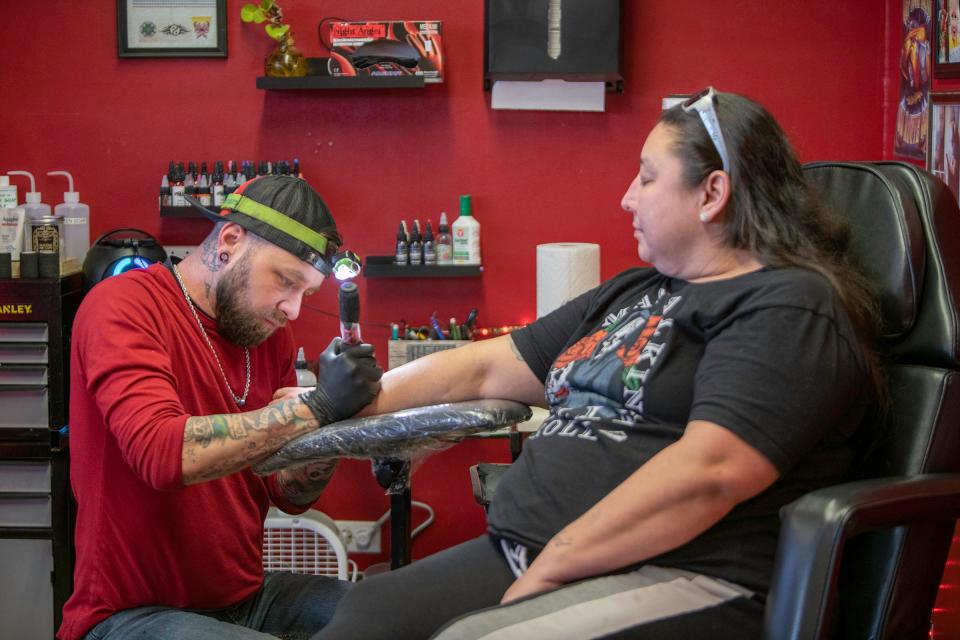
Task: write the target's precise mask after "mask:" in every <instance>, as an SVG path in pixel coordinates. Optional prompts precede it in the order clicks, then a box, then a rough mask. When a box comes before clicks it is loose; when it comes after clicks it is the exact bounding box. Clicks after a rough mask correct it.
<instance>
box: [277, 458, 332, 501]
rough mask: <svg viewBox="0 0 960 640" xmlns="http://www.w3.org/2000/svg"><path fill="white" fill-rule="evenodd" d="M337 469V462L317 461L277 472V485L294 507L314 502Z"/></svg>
mask: <svg viewBox="0 0 960 640" xmlns="http://www.w3.org/2000/svg"><path fill="white" fill-rule="evenodd" d="M336 468H337V460H336V459H335V458H334V459H330V460H317V461H316V462H308V463H307V464H305V465H301V466H298V467H292V468H289V469H283V470H282V471H278V472H277V484H278V485H279V486H280V490H281V491H282V492H283V496H284V497H285V498H286V499H287V500H289V501H290V502H292V503H293V504H296V505H300V506H303V505H308V504H313V503H314V502H316V500H317V498H319V497H320V494H321V493H323V490H324V489H325V488H326V486H327V483H328V482H329V481H330V477H331V476H333V472H334V470H335V469H336Z"/></svg>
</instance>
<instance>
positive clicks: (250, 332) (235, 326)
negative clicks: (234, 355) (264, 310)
mask: <svg viewBox="0 0 960 640" xmlns="http://www.w3.org/2000/svg"><path fill="white" fill-rule="evenodd" d="M249 289H250V254H249V253H245V254H244V255H243V256H242V257H241V258H240V259H239V261H237V263H236V264H235V265H234V266H233V268H232V269H231V270H230V271H229V272H227V273H226V274H224V276H223V277H222V278H221V279H220V281H219V282H218V283H217V303H216V305H215V311H216V314H217V330H218V331H219V332H220V335H221V336H223V337H224V338H225V339H226V340H227V341H229V342H232V343H233V344H235V345H239V346H241V347H255V346H257V345H258V344H260V343H262V342H263V341H264V340H266V339H267V338H269V337H270V334H272V333H273V331H274V330H273V329H271V328H269V327H267V326H265V325H264V324H263V322H262V320H263V318H264V316H262V315H257V314H254V313H251V312H249V311H247V306H248V305H247V303H246V301H245V299H244V298H245V294H246V293H247V292H248V291H249ZM269 319H270V320H271V321H272V322H273V323H274V324H276V325H278V326H282V325H283V324H284V323H285V321H286V318H283V317H277V316H275V315H274V316H272V317H270V318H269Z"/></svg>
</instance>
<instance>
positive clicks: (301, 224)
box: [184, 175, 343, 276]
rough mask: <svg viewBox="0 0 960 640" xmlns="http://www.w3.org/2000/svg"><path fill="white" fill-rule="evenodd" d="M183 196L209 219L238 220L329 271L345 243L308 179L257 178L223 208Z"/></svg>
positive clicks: (239, 190) (278, 244) (242, 225)
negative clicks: (210, 207) (332, 259)
mask: <svg viewBox="0 0 960 640" xmlns="http://www.w3.org/2000/svg"><path fill="white" fill-rule="evenodd" d="M184 197H185V198H186V199H187V201H188V202H189V203H190V204H191V205H193V206H194V207H195V208H197V209H198V210H199V211H200V212H201V213H203V214H204V215H205V216H206V217H207V218H209V219H210V220H213V221H214V222H234V223H236V224H239V225H240V226H241V227H243V228H244V229H247V230H248V231H252V232H253V233H255V234H257V235H258V236H260V237H261V238H263V239H264V240H266V241H268V242H271V243H273V244H275V245H277V246H278V247H280V248H281V249H284V250H286V251H289V252H290V253H292V254H293V255H295V256H297V257H298V258H300V259H301V260H303V261H305V262H307V263H309V264H310V265H311V266H313V267H314V268H315V269H317V270H319V271H320V272H321V273H322V274H323V275H325V276H326V275H330V272H331V269H332V264H331V258H332V257H333V256H334V254H336V253H337V250H338V249H339V248H340V245H341V244H342V243H343V242H342V240H341V238H340V234H339V233H338V232H337V224H336V222H334V220H333V216H332V215H331V214H330V209H329V208H328V207H327V204H326V203H325V202H324V201H323V198H321V197H320V194H318V193H317V192H316V191H314V189H313V187H311V186H310V185H309V184H307V182H306V181H305V180H301V179H300V178H296V177H294V176H272V175H271V176H258V177H256V178H254V179H252V180H248V181H247V182H244V183H243V184H242V185H240V186H239V187H237V189H236V191H234V192H233V193H231V194H230V195H228V196H227V197H226V198H225V199H224V202H223V205H222V207H221V209H220V211H219V212H217V211H214V210H212V209H208V208H207V207H205V206H204V205H202V204H200V201H199V200H197V199H196V198H194V197H192V196H184Z"/></svg>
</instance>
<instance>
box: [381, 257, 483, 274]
mask: <svg viewBox="0 0 960 640" xmlns="http://www.w3.org/2000/svg"><path fill="white" fill-rule="evenodd" d="M481 273H483V266H482V265H478V264H439V265H433V264H430V265H426V264H414V265H410V264H405V265H397V264H394V263H393V256H367V257H366V260H365V264H364V265H363V275H364V276H366V277H367V278H475V277H477V276H479V275H480V274H481Z"/></svg>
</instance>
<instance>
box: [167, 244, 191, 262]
mask: <svg viewBox="0 0 960 640" xmlns="http://www.w3.org/2000/svg"><path fill="white" fill-rule="evenodd" d="M163 250H164V251H166V252H167V257H169V258H175V259H177V260H183V259H184V258H186V257H187V256H188V255H190V254H191V253H193V252H194V251H196V250H197V247H195V246H190V245H186V244H171V245H164V247H163Z"/></svg>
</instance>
